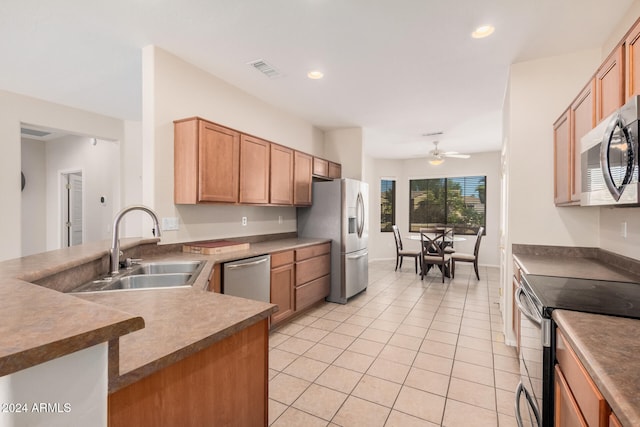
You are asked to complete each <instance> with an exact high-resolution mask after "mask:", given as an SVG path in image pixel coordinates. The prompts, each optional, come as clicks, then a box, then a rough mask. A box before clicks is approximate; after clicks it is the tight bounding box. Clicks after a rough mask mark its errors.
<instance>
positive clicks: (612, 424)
mask: <svg viewBox="0 0 640 427" xmlns="http://www.w3.org/2000/svg"><path fill="white" fill-rule="evenodd" d="M609 427H622V423H621V422H620V420H619V419H618V417H616V414H614V413H613V412H612V413H611V415H609Z"/></svg>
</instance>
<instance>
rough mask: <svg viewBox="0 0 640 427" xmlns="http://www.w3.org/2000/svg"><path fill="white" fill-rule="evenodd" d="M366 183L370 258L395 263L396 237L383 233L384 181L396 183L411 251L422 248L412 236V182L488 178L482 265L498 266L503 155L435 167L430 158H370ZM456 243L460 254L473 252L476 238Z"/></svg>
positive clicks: (399, 213)
mask: <svg viewBox="0 0 640 427" xmlns="http://www.w3.org/2000/svg"><path fill="white" fill-rule="evenodd" d="M366 164H367V174H366V180H367V182H368V183H369V195H370V196H369V205H370V212H371V214H370V216H369V217H370V223H369V259H393V260H395V256H396V255H395V254H396V252H395V243H394V239H393V234H392V233H389V232H381V231H380V180H381V179H383V178H386V179H395V180H396V224H397V225H398V227H399V228H400V233H401V234H402V236H403V237H404V239H403V243H404V245H405V247H406V248H407V249H416V250H417V249H419V242H417V241H410V240H408V239H407V238H406V236H408V235H409V180H411V179H420V178H451V177H460V176H475V175H484V176H486V177H487V227H486V230H487V234H486V236H484V237H483V238H482V243H481V250H480V258H479V261H480V264H482V265H496V266H497V265H498V263H499V252H498V237H499V217H500V215H499V211H500V152H498V151H496V152H487V153H474V154H473V155H472V156H471V158H470V159H447V160H446V161H445V162H444V163H443V164H442V165H440V166H437V167H435V166H431V165H429V163H428V162H427V159H426V158H421V159H408V160H388V159H371V158H367V162H366ZM465 237H466V238H467V240H466V241H464V242H456V251H459V252H465V253H473V246H474V244H475V237H474V236H465Z"/></svg>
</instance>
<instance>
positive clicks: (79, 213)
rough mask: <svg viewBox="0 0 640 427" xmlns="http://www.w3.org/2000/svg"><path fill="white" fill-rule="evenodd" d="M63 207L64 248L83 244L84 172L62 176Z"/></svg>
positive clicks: (65, 173)
mask: <svg viewBox="0 0 640 427" xmlns="http://www.w3.org/2000/svg"><path fill="white" fill-rule="evenodd" d="M60 182H61V183H62V189H61V191H60V195H61V201H60V206H62V216H61V217H62V247H63V248H68V247H70V246H75V245H81V244H82V242H83V235H84V231H83V210H82V171H77V172H62V173H61V174H60Z"/></svg>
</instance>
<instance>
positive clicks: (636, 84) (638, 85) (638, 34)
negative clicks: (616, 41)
mask: <svg viewBox="0 0 640 427" xmlns="http://www.w3.org/2000/svg"><path fill="white" fill-rule="evenodd" d="M638 40H640V23H639V24H638V25H636V26H635V27H633V28H632V29H631V31H630V32H629V35H628V36H627V40H626V41H625V43H624V45H625V62H626V66H627V67H626V68H627V72H626V75H625V77H626V79H625V80H626V82H625V83H626V88H627V90H626V95H627V99H629V98H630V97H632V96H634V95H640V43H638Z"/></svg>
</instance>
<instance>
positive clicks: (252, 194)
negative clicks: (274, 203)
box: [239, 135, 271, 204]
mask: <svg viewBox="0 0 640 427" xmlns="http://www.w3.org/2000/svg"><path fill="white" fill-rule="evenodd" d="M270 145H271V144H270V143H269V142H267V141H265V140H262V139H259V138H255V137H253V136H248V135H241V137H240V199H239V200H240V203H245V204H267V203H269V158H270V149H271V147H270Z"/></svg>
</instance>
